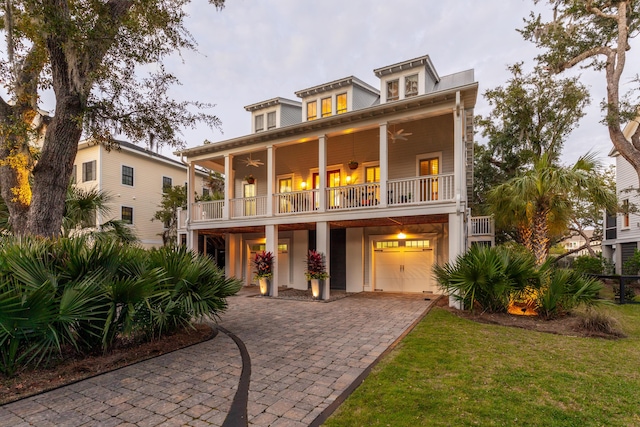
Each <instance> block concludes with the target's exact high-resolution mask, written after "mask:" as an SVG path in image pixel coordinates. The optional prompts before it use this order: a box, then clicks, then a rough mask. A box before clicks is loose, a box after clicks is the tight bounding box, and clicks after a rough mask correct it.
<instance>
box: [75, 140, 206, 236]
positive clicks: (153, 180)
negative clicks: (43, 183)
mask: <svg viewBox="0 0 640 427" xmlns="http://www.w3.org/2000/svg"><path fill="white" fill-rule="evenodd" d="M119 144H120V149H112V150H110V151H107V150H106V149H105V147H104V145H102V144H96V143H93V142H91V141H90V140H85V141H81V142H80V144H79V145H78V154H77V155H76V159H75V162H74V165H73V175H72V179H73V180H74V182H75V183H76V185H77V186H78V187H80V188H84V189H93V188H95V189H98V190H103V191H106V192H108V193H109V194H110V195H111V196H112V201H111V203H110V204H109V208H110V212H109V215H107V216H103V217H101V216H100V215H99V214H98V215H97V216H98V217H97V218H96V221H97V224H103V223H104V222H106V221H109V220H112V219H119V220H123V221H125V222H128V223H129V224H130V226H131V227H132V228H133V231H134V232H135V233H136V235H137V236H138V238H139V239H140V243H141V244H142V246H144V247H147V248H150V247H158V246H162V237H161V234H162V232H163V230H164V224H163V223H162V222H160V221H157V220H156V221H151V218H153V216H154V214H155V212H156V211H158V210H159V208H158V205H159V204H160V201H161V200H162V194H163V189H164V188H166V187H167V186H169V187H171V186H176V185H185V184H186V177H187V167H186V166H185V165H184V164H182V163H180V162H178V161H176V160H173V159H170V158H168V157H165V156H162V155H160V154H158V153H156V152H153V151H150V150H146V149H144V148H142V147H139V146H137V145H134V144H131V143H129V142H126V141H119ZM204 176H206V175H205V174H203V173H201V172H198V177H199V179H198V180H197V182H196V184H195V185H194V184H193V183H192V186H191V187H190V188H195V190H196V191H197V192H198V193H199V194H202V192H203V191H206V187H205V185H204V182H203V181H202V178H203V177H204ZM194 182H195V181H194Z"/></svg>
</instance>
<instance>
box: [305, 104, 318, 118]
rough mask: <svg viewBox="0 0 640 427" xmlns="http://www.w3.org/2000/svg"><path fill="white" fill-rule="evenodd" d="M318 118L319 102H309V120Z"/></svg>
mask: <svg viewBox="0 0 640 427" xmlns="http://www.w3.org/2000/svg"><path fill="white" fill-rule="evenodd" d="M317 118H318V101H311V102H307V120H315V119H317Z"/></svg>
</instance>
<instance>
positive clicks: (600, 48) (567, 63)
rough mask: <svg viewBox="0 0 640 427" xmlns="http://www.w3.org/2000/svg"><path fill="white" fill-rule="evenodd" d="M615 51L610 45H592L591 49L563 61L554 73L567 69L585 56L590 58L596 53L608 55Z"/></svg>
mask: <svg viewBox="0 0 640 427" xmlns="http://www.w3.org/2000/svg"><path fill="white" fill-rule="evenodd" d="M613 53H615V51H614V50H613V49H611V48H610V47H607V46H598V47H594V48H592V49H589V50H586V51H584V52H582V53H581V54H580V55H578V56H575V57H573V58H571V59H570V60H568V61H565V62H563V63H562V64H560V66H559V69H558V70H556V74H558V73H561V72H562V71H564V70H566V69H569V68H571V67H573V66H575V65H577V64H579V63H580V62H582V61H584V60H585V59H587V58H591V57H592V56H596V55H605V56H607V57H608V56H609V55H611V54H613Z"/></svg>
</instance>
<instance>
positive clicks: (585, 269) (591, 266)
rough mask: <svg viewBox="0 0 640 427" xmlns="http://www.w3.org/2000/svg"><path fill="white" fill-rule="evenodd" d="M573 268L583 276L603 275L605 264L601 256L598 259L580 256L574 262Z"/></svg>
mask: <svg viewBox="0 0 640 427" xmlns="http://www.w3.org/2000/svg"><path fill="white" fill-rule="evenodd" d="M571 268H573V269H574V270H575V271H576V272H578V273H582V274H603V272H604V269H605V264H604V260H603V258H602V255H601V254H600V255H599V256H597V257H593V256H590V255H580V256H579V257H577V258H576V259H575V260H574V261H573V264H572V266H571Z"/></svg>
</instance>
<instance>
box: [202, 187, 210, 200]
mask: <svg viewBox="0 0 640 427" xmlns="http://www.w3.org/2000/svg"><path fill="white" fill-rule="evenodd" d="M209 194H210V193H209V189H208V188H203V189H202V197H204V198H207V197H209Z"/></svg>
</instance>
